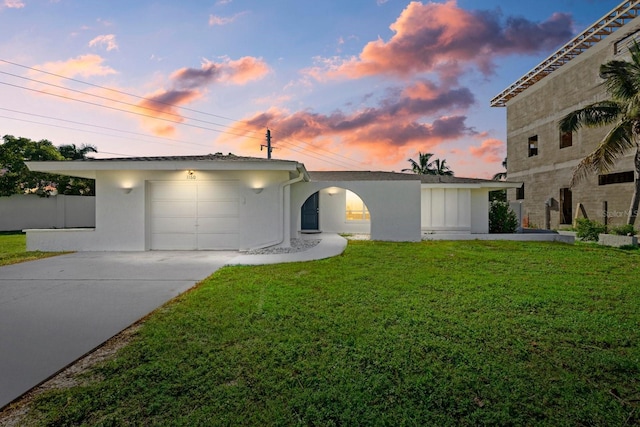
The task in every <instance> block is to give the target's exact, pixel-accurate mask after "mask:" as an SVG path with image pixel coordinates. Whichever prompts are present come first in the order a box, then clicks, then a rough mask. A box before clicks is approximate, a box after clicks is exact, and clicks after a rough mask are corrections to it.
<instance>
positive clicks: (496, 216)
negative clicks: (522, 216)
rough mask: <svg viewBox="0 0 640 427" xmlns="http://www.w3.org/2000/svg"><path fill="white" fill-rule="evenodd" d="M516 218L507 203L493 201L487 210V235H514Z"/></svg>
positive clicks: (516, 227) (516, 223)
mask: <svg viewBox="0 0 640 427" xmlns="http://www.w3.org/2000/svg"><path fill="white" fill-rule="evenodd" d="M517 229H518V217H517V216H516V214H515V212H513V210H512V209H511V208H510V207H509V203H508V202H501V201H497V200H496V201H493V202H491V206H490V208H489V233H515V232H516V230H517Z"/></svg>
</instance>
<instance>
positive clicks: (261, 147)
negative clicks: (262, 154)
mask: <svg viewBox="0 0 640 427" xmlns="http://www.w3.org/2000/svg"><path fill="white" fill-rule="evenodd" d="M266 136H267V144H266V145H264V144H261V145H260V151H262V149H263V148H266V149H267V159H271V152H272V151H273V148H272V147H271V130H270V129H269V128H267V135H266Z"/></svg>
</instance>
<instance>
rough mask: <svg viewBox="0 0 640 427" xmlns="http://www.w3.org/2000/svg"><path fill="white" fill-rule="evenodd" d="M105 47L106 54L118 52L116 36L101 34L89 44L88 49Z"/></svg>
mask: <svg viewBox="0 0 640 427" xmlns="http://www.w3.org/2000/svg"><path fill="white" fill-rule="evenodd" d="M95 46H106V49H107V52H109V51H112V50H118V43H116V36H115V35H114V34H103V35H100V36H98V37H96V38H94V39H93V40H91V41H90V42H89V47H95Z"/></svg>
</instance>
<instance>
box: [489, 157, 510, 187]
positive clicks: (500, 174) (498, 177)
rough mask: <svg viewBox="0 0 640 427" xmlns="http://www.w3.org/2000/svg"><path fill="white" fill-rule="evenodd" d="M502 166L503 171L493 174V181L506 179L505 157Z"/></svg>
mask: <svg viewBox="0 0 640 427" xmlns="http://www.w3.org/2000/svg"><path fill="white" fill-rule="evenodd" d="M502 167H503V168H504V169H505V171H504V172H498V173H497V174H495V175H493V178H492V179H493V180H494V181H504V180H505V179H507V170H506V169H507V158H506V157H505V158H504V160H503V161H502Z"/></svg>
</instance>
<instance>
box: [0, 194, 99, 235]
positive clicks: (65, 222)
mask: <svg viewBox="0 0 640 427" xmlns="http://www.w3.org/2000/svg"><path fill="white" fill-rule="evenodd" d="M95 226H96V201H95V197H90V196H62V195H58V196H51V197H39V196H36V195H32V194H30V195H15V196H11V197H0V231H14V230H24V229H27V228H82V227H95Z"/></svg>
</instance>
